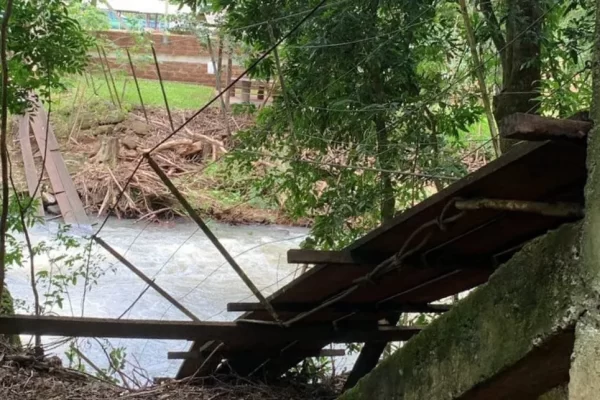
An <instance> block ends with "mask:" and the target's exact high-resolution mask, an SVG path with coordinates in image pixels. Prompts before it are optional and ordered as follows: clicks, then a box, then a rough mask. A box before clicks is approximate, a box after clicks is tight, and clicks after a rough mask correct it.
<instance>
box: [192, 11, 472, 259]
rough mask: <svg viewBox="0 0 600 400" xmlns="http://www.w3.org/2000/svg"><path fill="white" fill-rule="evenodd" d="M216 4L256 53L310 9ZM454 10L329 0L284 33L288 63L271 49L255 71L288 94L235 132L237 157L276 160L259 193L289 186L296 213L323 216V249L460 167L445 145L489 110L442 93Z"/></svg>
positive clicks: (319, 231)
mask: <svg viewBox="0 0 600 400" xmlns="http://www.w3.org/2000/svg"><path fill="white" fill-rule="evenodd" d="M313 4H314V2H313ZM188 5H189V4H188ZM218 6H219V7H227V14H226V16H225V17H224V18H225V19H224V24H225V28H226V30H228V31H229V33H230V35H232V36H233V37H234V38H236V39H238V40H243V41H244V43H246V44H247V45H249V46H251V47H252V49H253V50H254V52H255V54H260V53H262V52H263V51H265V50H266V49H267V48H269V47H270V46H271V45H272V44H273V38H280V37H282V36H283V35H284V34H285V33H286V32H287V31H289V29H291V27H292V26H293V25H294V24H295V23H296V22H297V20H298V19H299V18H300V17H296V18H295V19H294V18H287V17H286V16H289V15H302V12H306V9H307V6H306V3H305V2H301V1H297V2H288V3H287V4H286V6H285V7H282V6H281V5H279V4H278V5H277V6H276V5H275V3H274V2H273V1H262V0H253V1H244V2H227V4H225V2H220V3H219V4H218ZM446 14H448V10H447V9H444V8H438V7H437V2H433V1H429V2H419V3H418V4H415V3H414V2H410V1H401V2H397V1H395V2H391V1H383V0H381V1H369V2H359V1H349V2H343V3H342V4H337V3H333V4H331V5H329V6H326V8H324V10H323V11H322V12H320V13H318V14H317V15H316V16H314V17H313V18H311V19H310V20H309V21H308V22H307V23H306V25H305V26H304V27H302V28H301V29H300V30H299V31H298V33H297V34H295V35H292V37H290V38H289V39H288V40H287V41H286V44H285V46H283V47H282V48H281V49H280V51H279V55H280V57H281V65H280V69H279V68H278V66H277V63H276V61H275V59H274V58H273V57H271V58H269V59H268V60H266V62H264V63H261V64H260V65H259V66H258V68H257V70H256V71H255V76H258V77H262V78H268V79H276V80H280V78H283V79H281V81H283V82H284V85H280V87H281V88H285V90H282V92H281V93H280V96H278V97H277V100H276V101H275V103H274V105H273V107H270V108H267V109H265V110H263V111H262V112H261V113H260V115H259V117H258V123H257V125H256V126H255V127H254V128H253V129H251V130H249V131H247V132H244V133H241V134H239V135H238V140H239V143H240V146H239V151H237V152H236V153H235V154H234V158H233V159H232V162H236V163H239V166H240V167H241V168H246V169H252V168H254V166H253V165H254V164H253V163H254V162H255V161H257V160H259V159H261V158H262V159H264V158H267V159H269V158H270V159H272V160H273V161H275V163H277V164H278V165H279V167H278V168H276V169H273V170H270V171H268V172H267V173H266V176H265V178H264V179H263V180H262V181H261V182H259V183H258V185H259V190H263V191H267V190H269V191H272V192H278V193H282V194H285V196H286V201H285V202H284V206H285V208H286V209H287V211H288V212H289V213H291V214H292V215H293V216H295V217H306V216H309V217H313V218H315V224H314V226H313V233H314V245H315V246H319V247H321V248H337V247H341V246H343V245H345V244H347V243H348V242H350V241H351V240H353V239H355V238H356V237H357V236H359V235H361V234H363V232H364V231H365V230H366V229H369V228H370V227H373V226H375V225H376V224H378V223H380V222H381V221H388V220H390V219H391V218H393V216H394V214H395V213H396V211H397V210H398V209H402V208H404V207H406V206H407V205H411V204H413V203H414V202H415V201H418V200H419V199H420V198H422V197H423V195H424V192H425V188H426V187H428V186H430V185H432V184H434V183H437V184H438V185H439V186H440V187H443V185H444V184H445V183H446V182H447V181H446V182H444V180H443V179H436V175H442V174H443V173H447V174H448V175H454V174H457V173H459V172H460V169H459V166H458V163H455V162H453V161H452V160H449V159H445V158H444V157H443V156H442V154H443V151H442V148H443V147H444V144H445V142H446V141H447V140H448V139H449V138H452V137H456V136H457V135H458V132H459V131H460V130H461V129H464V128H466V127H467V126H468V125H469V124H470V123H472V122H473V121H475V120H477V119H478V116H479V114H480V111H481V109H480V107H479V106H478V105H477V104H476V98H475V97H473V96H469V95H467V96H464V97H462V98H458V97H454V96H453V95H454V93H455V92H454V90H455V89H457V87H453V88H452V90H447V91H446V92H445V93H443V94H442V95H441V96H440V95H439V92H440V91H441V89H440V88H441V87H443V86H444V85H445V83H446V82H447V80H448V79H449V78H450V77H451V75H450V73H448V71H446V70H444V68H443V65H444V62H445V60H446V59H447V58H454V57H455V50H456V49H455V48H454V45H453V43H452V41H451V40H448V39H451V38H452V37H453V35H454V36H456V35H457V34H458V32H457V31H456V30H453V29H452V26H453V24H454V20H453V19H452V18H449V17H448V16H447V15H446ZM265 21H267V22H268V23H266V22H265ZM271 32H272V34H271ZM423 97H431V98H432V99H433V100H432V101H431V102H429V103H427V104H425V102H423V101H422V98H423ZM453 97H454V98H453ZM451 99H452V100H451ZM426 175H427V176H426ZM429 175H430V176H429ZM428 176H429V177H428Z"/></svg>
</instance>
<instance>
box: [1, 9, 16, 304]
mask: <svg viewBox="0 0 600 400" xmlns="http://www.w3.org/2000/svg"><path fill="white" fill-rule="evenodd" d="M12 7H13V1H12V0H7V2H6V10H4V18H3V19H2V28H1V32H0V35H2V36H1V37H0V41H1V42H0V61H1V62H2V122H1V126H0V167H1V168H2V214H1V215H0V298H2V291H3V290H4V269H5V264H6V231H7V226H6V222H7V221H8V200H9V199H8V197H9V188H8V185H9V182H8V149H7V146H6V136H7V130H8V64H7V59H6V41H7V40H6V39H7V38H6V35H7V34H8V21H9V19H10V15H11V13H12Z"/></svg>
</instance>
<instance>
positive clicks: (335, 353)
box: [167, 349, 346, 360]
mask: <svg viewBox="0 0 600 400" xmlns="http://www.w3.org/2000/svg"><path fill="white" fill-rule="evenodd" d="M210 353H211V352H210V351H209V352H207V351H205V352H194V351H171V352H169V353H168V354H167V358H168V359H169V360H199V359H200V360H201V359H205V358H206V357H208V356H209V355H210ZM280 353H281V352H280V351H273V350H269V351H264V350H261V349H255V350H254V351H237V352H232V351H227V350H224V351H222V352H221V356H222V357H225V358H228V357H231V356H237V357H239V356H242V355H245V356H250V357H256V356H257V355H258V354H260V355H261V356H264V357H278V356H280V355H281V354H280ZM345 355H346V350H344V349H323V350H319V351H312V352H311V351H309V352H302V356H303V357H344V356H345Z"/></svg>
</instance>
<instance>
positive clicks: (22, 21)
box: [0, 0, 92, 113]
mask: <svg viewBox="0 0 600 400" xmlns="http://www.w3.org/2000/svg"><path fill="white" fill-rule="evenodd" d="M5 4H6V0H2V1H0V7H2V9H4V7H5ZM9 30H10V35H9V37H8V38H7V47H8V50H9V52H10V58H9V61H8V64H9V65H8V69H9V71H10V84H9V93H8V94H9V109H10V111H11V112H13V113H17V112H19V111H22V110H23V108H24V107H26V106H27V96H28V94H29V92H30V91H35V92H37V93H38V94H39V95H41V96H42V98H47V97H48V95H49V93H50V91H52V90H56V89H60V88H62V87H63V85H62V80H61V78H62V77H63V76H64V75H65V74H77V73H81V72H82V71H83V69H84V68H85V66H86V64H87V60H88V56H87V51H88V48H89V46H90V45H91V44H92V41H91V39H90V37H89V36H88V35H87V34H86V33H85V32H84V31H83V29H82V28H81V26H80V25H79V23H77V21H75V20H74V19H73V18H71V17H70V16H69V14H68V8H67V6H66V5H65V3H64V1H62V0H29V1H16V2H14V6H13V15H12V17H11V19H10V21H9Z"/></svg>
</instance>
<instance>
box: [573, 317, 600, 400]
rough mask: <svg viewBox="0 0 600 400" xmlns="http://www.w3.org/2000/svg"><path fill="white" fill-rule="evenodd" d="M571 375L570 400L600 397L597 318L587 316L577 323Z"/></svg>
mask: <svg viewBox="0 0 600 400" xmlns="http://www.w3.org/2000/svg"><path fill="white" fill-rule="evenodd" d="M569 375H570V378H571V379H570V382H569V397H568V399H569V400H596V399H598V398H599V397H600V326H599V319H598V318H597V316H594V317H591V316H586V317H584V318H582V319H581V320H580V321H579V322H578V323H577V327H576V330H575V345H574V348H573V356H572V362H571V370H570V373H569Z"/></svg>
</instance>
